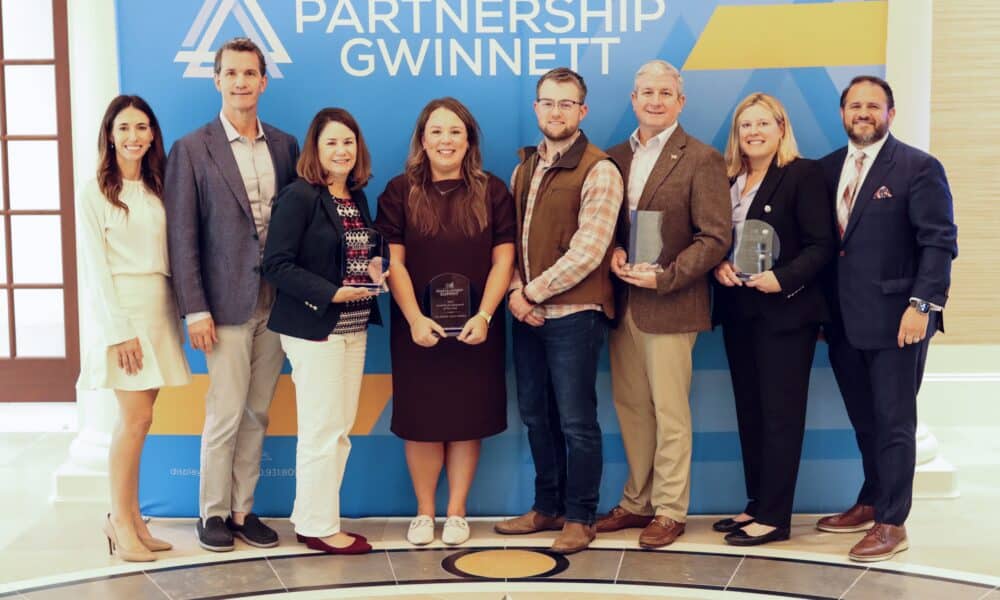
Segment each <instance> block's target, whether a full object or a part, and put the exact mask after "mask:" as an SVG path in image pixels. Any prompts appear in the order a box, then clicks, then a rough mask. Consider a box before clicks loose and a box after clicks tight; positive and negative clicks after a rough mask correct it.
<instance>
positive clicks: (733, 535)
mask: <svg viewBox="0 0 1000 600" xmlns="http://www.w3.org/2000/svg"><path fill="white" fill-rule="evenodd" d="M744 525H746V523H744ZM790 535H791V530H790V529H789V528H788V527H778V528H776V529H774V530H773V531H769V532H767V533H765V534H764V535H750V534H748V533H747V532H745V531H743V530H742V529H737V530H736V531H732V532H730V533H727V534H726V537H725V538H724V539H725V540H726V543H727V544H729V545H731V546H759V545H761V544H766V543H768V542H780V541H783V540H787V539H788V538H789V536H790Z"/></svg>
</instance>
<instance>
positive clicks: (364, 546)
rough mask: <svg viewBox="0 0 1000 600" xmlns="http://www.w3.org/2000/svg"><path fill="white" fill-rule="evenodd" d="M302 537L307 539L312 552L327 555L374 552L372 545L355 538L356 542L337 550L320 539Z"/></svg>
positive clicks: (307, 544)
mask: <svg viewBox="0 0 1000 600" xmlns="http://www.w3.org/2000/svg"><path fill="white" fill-rule="evenodd" d="M302 537H303V538H305V544H306V546H308V547H309V549H310V550H319V551H320V552H325V553H327V554H368V553H369V552H371V551H372V547H371V544H369V543H368V542H363V541H361V539H360V538H354V541H353V542H351V545H350V546H346V547H344V548H336V547H334V546H331V545H330V544H327V543H326V542H324V541H323V540H321V539H319V538H314V537H307V536H302Z"/></svg>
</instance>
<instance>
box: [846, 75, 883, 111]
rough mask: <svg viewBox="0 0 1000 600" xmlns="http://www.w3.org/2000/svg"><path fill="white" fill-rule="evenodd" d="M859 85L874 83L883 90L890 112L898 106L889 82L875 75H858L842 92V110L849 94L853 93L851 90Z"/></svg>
mask: <svg viewBox="0 0 1000 600" xmlns="http://www.w3.org/2000/svg"><path fill="white" fill-rule="evenodd" d="M859 83H872V84H875V85H877V86H879V87H880V88H882V91H883V92H885V108H886V110H890V109H892V108H893V107H895V106H896V101H895V100H894V99H893V97H892V88H891V87H889V82H888V81H886V80H885V79H882V78H881V77H875V76H874V75H858V76H857V77H855V78H854V79H852V80H851V83H848V84H847V87H845V88H844V91H842V92H840V108H844V105H845V104H847V92H849V91H851V88H852V87H854V86H856V85H857V84H859Z"/></svg>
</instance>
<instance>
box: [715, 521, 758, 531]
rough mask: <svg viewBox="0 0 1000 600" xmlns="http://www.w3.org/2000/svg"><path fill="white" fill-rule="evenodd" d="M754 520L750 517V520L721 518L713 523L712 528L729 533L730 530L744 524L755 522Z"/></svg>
mask: <svg viewBox="0 0 1000 600" xmlns="http://www.w3.org/2000/svg"><path fill="white" fill-rule="evenodd" d="M753 522H754V520H753V519H750V520H748V521H736V520H734V519H721V520H719V521H716V522H715V523H712V529H714V530H716V531H718V532H719V533H729V532H730V531H736V530H737V529H739V528H740V527H743V526H744V525H749V524H750V523H753Z"/></svg>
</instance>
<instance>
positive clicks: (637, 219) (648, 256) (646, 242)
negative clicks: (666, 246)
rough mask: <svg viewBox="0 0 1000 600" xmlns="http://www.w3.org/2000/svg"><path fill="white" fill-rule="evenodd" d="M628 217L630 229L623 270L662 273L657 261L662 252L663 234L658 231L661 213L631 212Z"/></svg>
mask: <svg viewBox="0 0 1000 600" xmlns="http://www.w3.org/2000/svg"><path fill="white" fill-rule="evenodd" d="M629 216H630V218H631V227H630V228H629V235H628V263H626V264H625V270H626V271H655V272H657V273H659V272H662V271H663V267H662V266H661V265H660V264H659V262H658V261H659V260H660V253H661V252H662V251H663V234H662V233H661V230H660V226H661V224H662V223H663V213H662V212H660V211H658V210H633V211H631V212H630V213H629Z"/></svg>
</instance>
